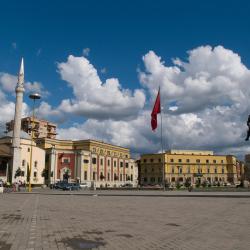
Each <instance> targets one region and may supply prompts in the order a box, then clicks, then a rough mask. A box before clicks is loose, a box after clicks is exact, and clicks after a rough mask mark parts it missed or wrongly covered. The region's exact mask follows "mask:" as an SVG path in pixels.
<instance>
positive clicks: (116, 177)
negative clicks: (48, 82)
mask: <svg viewBox="0 0 250 250" xmlns="http://www.w3.org/2000/svg"><path fill="white" fill-rule="evenodd" d="M36 142H37V145H39V147H41V148H42V149H45V151H46V161H45V162H46V170H47V171H48V177H49V178H48V180H47V181H48V183H55V182H57V181H59V180H62V179H63V176H64V174H65V173H66V172H67V173H68V174H69V176H70V179H69V181H77V182H81V183H83V182H86V183H88V185H89V186H90V185H93V184H94V185H95V186H96V187H100V186H103V187H115V186H116V187H119V186H121V185H125V184H130V185H133V186H136V185H137V181H138V180H137V179H138V176H137V175H138V169H137V164H136V163H135V161H134V160H133V159H131V158H130V150H129V149H128V148H124V147H119V146H115V145H111V144H108V143H104V142H100V141H95V140H78V141H72V140H57V139H48V138H43V139H37V140H36Z"/></svg>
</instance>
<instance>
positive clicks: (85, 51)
mask: <svg viewBox="0 0 250 250" xmlns="http://www.w3.org/2000/svg"><path fill="white" fill-rule="evenodd" d="M89 53H90V48H85V49H83V50H82V54H83V55H84V56H86V57H87V56H89Z"/></svg>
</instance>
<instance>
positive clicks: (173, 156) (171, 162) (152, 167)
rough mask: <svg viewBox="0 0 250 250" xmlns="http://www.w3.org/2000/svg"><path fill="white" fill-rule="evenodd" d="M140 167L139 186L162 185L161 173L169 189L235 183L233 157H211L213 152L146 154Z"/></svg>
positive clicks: (178, 151) (182, 151)
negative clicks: (175, 186)
mask: <svg viewBox="0 0 250 250" xmlns="http://www.w3.org/2000/svg"><path fill="white" fill-rule="evenodd" d="M139 164H140V173H139V176H140V182H141V184H142V185H155V184H160V185H161V184H162V176H163V171H164V176H165V183H168V184H171V185H176V184H177V183H179V184H185V183H187V182H189V183H191V184H197V183H198V184H203V183H206V184H208V183H210V184H212V185H213V184H214V185H218V183H220V184H226V183H231V184H234V183H237V182H238V179H237V169H236V166H237V161H236V157H235V156H232V155H214V153H213V151H198V150H169V151H166V152H165V153H164V154H145V155H142V156H141V159H140V163H139ZM163 165H164V169H163Z"/></svg>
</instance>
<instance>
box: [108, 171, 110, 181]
mask: <svg viewBox="0 0 250 250" xmlns="http://www.w3.org/2000/svg"><path fill="white" fill-rule="evenodd" d="M108 181H110V173H108Z"/></svg>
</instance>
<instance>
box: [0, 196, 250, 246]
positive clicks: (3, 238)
mask: <svg viewBox="0 0 250 250" xmlns="http://www.w3.org/2000/svg"><path fill="white" fill-rule="evenodd" d="M125 192H126V193H127V194H129V191H124V192H123V193H125ZM107 193H108V192H106V194H107ZM56 194H58V195H56ZM72 194H74V193H70V192H69V193H67V192H54V193H53V192H52V191H48V193H46V192H43V193H33V194H20V193H16V194H15V193H10V194H0V249H1V250H2V249H5V250H7V249H13V250H16V249H18V250H24V249H29V250H31V249H51V250H53V249H115V250H117V249H185V250H188V249H191V250H196V249H206V250H209V249H232V250H244V249H246V250H249V249H250V237H249V235H250V212H249V211H250V198H248V197H245V198H232V197H220V198H218V197H181V196H180V197H158V196H157V195H155V196H154V195H151V196H147V195H142V196H125V195H122V193H121V195H117V196H101V195H96V194H94V193H91V192H89V193H87V192H86V193H85V195H80V193H75V194H78V195H72ZM86 194H87V195H86ZM117 194H119V193H117ZM152 194H153V193H152ZM172 194H173V193H172Z"/></svg>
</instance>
